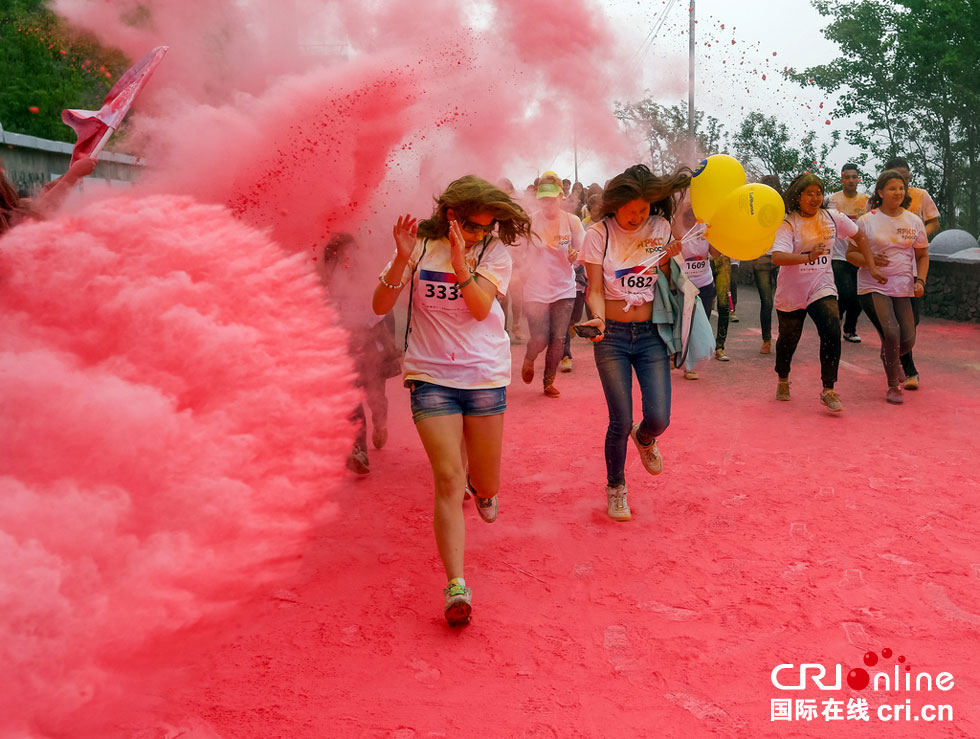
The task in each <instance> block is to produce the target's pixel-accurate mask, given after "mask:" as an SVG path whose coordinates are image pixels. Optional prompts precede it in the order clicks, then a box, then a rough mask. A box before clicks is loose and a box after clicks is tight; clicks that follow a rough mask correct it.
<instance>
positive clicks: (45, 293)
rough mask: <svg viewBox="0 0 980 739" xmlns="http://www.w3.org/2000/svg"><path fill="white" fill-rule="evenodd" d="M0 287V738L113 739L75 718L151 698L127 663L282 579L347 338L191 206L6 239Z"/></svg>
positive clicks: (269, 262) (344, 368) (304, 288)
mask: <svg viewBox="0 0 980 739" xmlns="http://www.w3.org/2000/svg"><path fill="white" fill-rule="evenodd" d="M217 235H220V238H217ZM0 276H2V281H3V289H2V290H0V334H2V335H3V337H4V339H3V351H2V352H0V376H2V377H3V382H2V383H0V407H3V409H4V432H3V433H2V434H0V499H2V501H3V505H2V506H0V558H2V561H3V562H4V567H3V568H2V570H0V594H3V595H0V604H2V608H0V658H2V661H3V670H2V672H0V691H2V692H3V695H5V696H8V698H9V697H10V696H17V697H18V700H16V701H9V700H8V702H7V703H6V707H5V708H4V710H3V712H2V713H0V735H2V736H25V737H26V736H98V735H101V736H109V735H119V734H116V732H115V731H112V732H105V733H101V734H100V733H99V732H98V731H95V729H94V728H93V727H90V726H88V725H87V723H86V722H87V721H88V720H92V721H97V720H99V719H98V716H97V715H95V714H97V713H98V712H97V711H96V712H94V713H93V712H90V714H89V715H88V717H87V718H86V716H84V715H80V714H79V713H77V712H76V713H75V714H72V712H73V711H75V710H76V709H78V708H79V707H80V706H82V705H85V704H87V703H88V701H89V700H90V699H92V698H93V697H96V698H98V699H99V700H100V701H101V702H102V705H101V709H102V710H103V711H104V712H105V715H107V716H109V717H111V718H112V720H113V721H116V720H117V719H118V720H123V719H124V718H125V717H126V716H129V715H130V714H138V713H139V712H140V711H141V708H142V706H143V704H144V703H145V701H146V696H147V695H148V694H150V693H154V692H158V691H161V692H162V693H167V692H169V689H168V688H166V687H164V686H161V685H155V684H154V683H155V682H156V680H157V677H159V676H158V675H156V674H155V673H154V674H150V675H147V677H149V679H150V685H148V686H141V687H139V688H136V686H133V685H129V684H127V683H126V680H125V679H124V678H123V677H121V675H122V673H123V672H124V671H125V668H126V665H127V660H128V659H129V658H130V657H131V655H132V654H133V653H134V652H135V651H136V650H138V649H139V648H140V647H141V646H142V645H144V644H145V643H146V642H147V640H148V639H149V638H150V637H151V636H159V635H163V634H167V633H172V632H173V631H175V630H177V629H180V628H182V627H185V626H188V625H190V624H193V623H194V622H196V621H198V620H199V619H201V618H203V617H207V616H209V615H214V614H219V613H220V612H222V611H223V610H224V609H226V608H228V607H229V606H232V605H235V604H236V603H237V602H238V601H239V600H240V599H242V598H245V597H247V596H248V595H249V594H251V593H252V592H254V590H255V588H256V587H261V586H262V585H263V584H266V585H268V584H269V583H270V582H273V581H276V580H277V579H278V578H281V577H283V576H284V575H288V574H290V573H291V572H293V571H294V569H295V568H296V567H298V564H299V563H298V560H297V555H298V553H299V552H300V551H301V549H302V547H303V546H304V544H305V542H306V540H307V537H308V535H309V531H310V527H311V526H312V525H314V524H315V522H316V520H317V519H318V518H319V519H320V520H324V516H329V515H330V509H329V508H327V507H326V506H330V505H332V504H331V503H330V502H329V501H330V495H331V492H332V486H333V483H332V482H331V481H333V480H336V479H338V477H339V475H340V474H341V471H342V469H343V463H344V458H345V456H346V454H347V452H349V450H350V445H351V443H352V431H351V430H350V428H349V424H348V422H347V420H346V419H347V416H348V413H349V411H350V409H351V408H352V407H353V405H354V403H355V398H356V395H355V394H354V393H353V391H352V389H351V386H350V380H349V379H348V378H349V377H350V376H351V362H350V360H349V359H348V358H347V357H346V355H345V346H346V341H345V334H344V333H343V331H342V330H341V329H339V328H338V327H337V320H336V318H335V317H334V316H333V315H332V311H331V310H330V309H329V308H328V307H327V306H325V305H324V304H323V294H322V288H321V287H320V285H319V283H318V282H317V281H316V279H315V277H314V275H313V274H311V272H310V271H309V269H308V267H306V262H305V260H302V259H300V258H299V257H298V256H297V257H295V258H293V257H287V256H286V255H285V254H284V252H283V251H282V250H281V249H280V248H279V247H278V246H277V245H276V244H274V243H272V242H271V241H270V240H269V238H268V236H267V235H265V234H263V233H261V232H258V231H255V230H253V229H251V228H249V227H247V226H245V225H243V224H242V223H240V222H239V221H237V220H235V219H234V218H233V217H232V216H231V215H230V214H229V213H228V212H227V211H225V210H224V209H222V208H219V207H216V206H204V205H199V204H195V203H194V202H193V201H191V200H190V199H188V198H178V197H163V196H157V197H153V198H148V199H132V198H126V199H117V200H111V201H106V202H104V203H101V204H98V205H95V206H90V207H89V208H88V209H87V210H84V211H82V212H79V213H77V214H75V215H73V216H71V217H68V216H65V217H62V218H60V219H57V220H52V221H48V222H42V223H31V224H25V225H21V226H18V227H16V228H14V229H12V230H11V231H9V232H8V233H7V234H6V235H5V236H4V237H3V239H2V248H0ZM10 594H16V597H15V598H14V599H11V596H10ZM117 671H119V672H117ZM151 686H152V687H151ZM114 691H118V692H114ZM106 701H108V704H106ZM70 715H71V719H70V720H69V718H68V717H69V716H70ZM28 727H30V728H31V730H30V731H28ZM127 735H128V734H127Z"/></svg>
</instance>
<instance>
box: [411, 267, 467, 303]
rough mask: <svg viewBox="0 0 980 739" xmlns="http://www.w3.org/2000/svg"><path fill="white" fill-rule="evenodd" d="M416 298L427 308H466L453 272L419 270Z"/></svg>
mask: <svg viewBox="0 0 980 739" xmlns="http://www.w3.org/2000/svg"><path fill="white" fill-rule="evenodd" d="M416 298H417V299H418V300H419V302H420V303H422V304H423V305H424V306H425V307H426V309H427V310H442V311H455V310H466V302H465V301H464V300H463V293H462V291H461V290H460V289H459V283H458V282H457V281H456V275H455V273H453V272H436V271H434V270H431V269H420V270H419V291H418V294H417V295H416Z"/></svg>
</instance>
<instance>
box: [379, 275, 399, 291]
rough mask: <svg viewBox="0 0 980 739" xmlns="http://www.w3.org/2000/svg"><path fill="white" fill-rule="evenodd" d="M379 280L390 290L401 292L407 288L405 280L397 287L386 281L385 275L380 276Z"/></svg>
mask: <svg viewBox="0 0 980 739" xmlns="http://www.w3.org/2000/svg"><path fill="white" fill-rule="evenodd" d="M378 279H379V280H381V284H382V285H384V286H385V287H386V288H388V289H389V290H399V289H401V288H403V287H405V280H402V281H401V282H399V283H398V284H397V285H392V284H390V283H389V282H388V281H387V280H385V276H384V275H378Z"/></svg>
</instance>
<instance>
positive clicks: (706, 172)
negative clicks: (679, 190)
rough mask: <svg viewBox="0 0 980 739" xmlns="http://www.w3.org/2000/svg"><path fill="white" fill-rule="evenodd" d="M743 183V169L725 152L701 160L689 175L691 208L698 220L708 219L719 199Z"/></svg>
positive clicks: (719, 203)
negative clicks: (690, 175)
mask: <svg viewBox="0 0 980 739" xmlns="http://www.w3.org/2000/svg"><path fill="white" fill-rule="evenodd" d="M744 184H745V170H744V169H743V168H742V165H741V164H739V163H738V160H736V159H734V158H733V157H730V156H728V155H727V154H715V155H714V156H710V157H708V158H707V159H705V160H704V161H702V162H701V165H700V166H699V167H698V168H697V171H695V173H694V176H693V177H691V208H692V209H693V210H694V217H695V218H697V219H698V220H699V221H710V220H711V216H712V215H714V212H715V211H716V210H717V209H718V206H719V205H721V201H722V200H724V199H725V197H726V196H727V195H728V194H729V193H730V192H731V191H732V190H734V189H736V188H738V187H741V186H742V185H744Z"/></svg>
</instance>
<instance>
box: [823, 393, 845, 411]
mask: <svg viewBox="0 0 980 739" xmlns="http://www.w3.org/2000/svg"><path fill="white" fill-rule="evenodd" d="M820 402H821V403H823V404H824V405H825V406H827V410H828V411H830V412H831V413H840V412H841V411H842V410H844V404H843V403H841V402H840V396H839V395H838V394H837V393H835V392H834V391H833V390H828V389H827V388H824V389H823V391H822V392H821V393H820Z"/></svg>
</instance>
